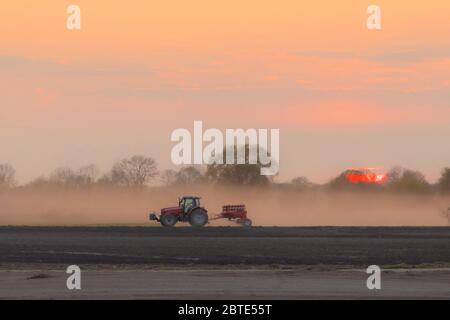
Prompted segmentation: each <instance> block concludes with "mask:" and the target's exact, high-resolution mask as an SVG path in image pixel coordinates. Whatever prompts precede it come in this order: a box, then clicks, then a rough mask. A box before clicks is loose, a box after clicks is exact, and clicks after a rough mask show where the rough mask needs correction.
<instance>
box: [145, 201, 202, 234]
mask: <svg viewBox="0 0 450 320" xmlns="http://www.w3.org/2000/svg"><path fill="white" fill-rule="evenodd" d="M150 220H156V221H158V222H160V223H161V224H162V225H163V226H164V227H173V226H174V225H175V224H176V223H177V222H178V221H183V222H189V223H190V225H191V226H193V227H203V226H204V225H205V224H207V223H208V211H207V210H206V209H205V208H203V207H201V206H200V197H192V196H184V197H181V198H178V206H177V207H168V208H162V209H161V215H160V216H159V218H158V216H157V215H156V214H155V213H154V212H152V213H150Z"/></svg>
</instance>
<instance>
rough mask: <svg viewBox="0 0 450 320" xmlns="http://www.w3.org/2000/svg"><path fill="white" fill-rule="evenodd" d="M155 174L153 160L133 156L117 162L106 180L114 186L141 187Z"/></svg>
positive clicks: (156, 172) (156, 171)
mask: <svg viewBox="0 0 450 320" xmlns="http://www.w3.org/2000/svg"><path fill="white" fill-rule="evenodd" d="M157 174H158V170H157V168H156V162H155V160H153V159H152V158H150V157H145V156H133V157H131V158H129V159H123V160H121V161H119V162H117V163H116V164H115V165H114V166H113V167H112V169H111V172H110V173H109V174H108V178H109V179H110V183H112V184H114V185H121V186H127V187H142V186H144V185H145V184H147V183H148V182H150V181H151V180H152V179H153V178H154V177H155V176H156V175H157Z"/></svg>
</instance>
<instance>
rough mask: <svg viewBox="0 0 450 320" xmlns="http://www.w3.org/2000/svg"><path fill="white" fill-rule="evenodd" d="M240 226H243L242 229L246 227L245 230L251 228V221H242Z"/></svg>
mask: <svg viewBox="0 0 450 320" xmlns="http://www.w3.org/2000/svg"><path fill="white" fill-rule="evenodd" d="M242 226H243V227H247V228H249V227H251V226H252V220H250V219H244V220H243V221H242Z"/></svg>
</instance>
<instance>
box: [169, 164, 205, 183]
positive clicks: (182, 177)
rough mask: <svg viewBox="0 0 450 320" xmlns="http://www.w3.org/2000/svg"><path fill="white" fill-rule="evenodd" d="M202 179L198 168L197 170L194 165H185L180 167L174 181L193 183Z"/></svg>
mask: <svg viewBox="0 0 450 320" xmlns="http://www.w3.org/2000/svg"><path fill="white" fill-rule="evenodd" d="M202 179H203V175H202V173H201V172H200V170H198V169H197V168H195V167H192V166H191V167H185V168H181V169H180V170H179V171H178V172H177V173H176V181H175V182H176V183H177V184H184V185H187V184H194V183H199V182H201V181H202Z"/></svg>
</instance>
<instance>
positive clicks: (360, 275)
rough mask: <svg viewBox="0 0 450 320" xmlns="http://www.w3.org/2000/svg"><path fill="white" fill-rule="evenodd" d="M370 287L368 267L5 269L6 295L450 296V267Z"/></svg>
mask: <svg viewBox="0 0 450 320" xmlns="http://www.w3.org/2000/svg"><path fill="white" fill-rule="evenodd" d="M381 277H382V288H381V290H367V287H366V285H365V283H366V279H367V274H366V273H365V272H364V270H349V271H347V270H346V271H342V270H341V271H338V270H334V271H333V270H331V271H310V270H302V269H295V270H182V269H180V270H172V271H167V270H165V271H138V270H124V271H111V270H109V271H107V270H106V271H105V270H103V271H90V270H88V271H82V287H81V290H79V291H78V290H74V291H69V290H67V288H66V279H67V275H66V274H65V273H64V271H61V270H59V271H55V270H46V271H20V272H19V271H8V272H5V271H0V299H188V300H192V299H206V300H208V299H235V300H237V299H399V298H403V299H450V289H449V283H450V271H414V270H412V271H400V272H397V271H395V272H394V271H385V272H382V275H381Z"/></svg>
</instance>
